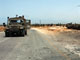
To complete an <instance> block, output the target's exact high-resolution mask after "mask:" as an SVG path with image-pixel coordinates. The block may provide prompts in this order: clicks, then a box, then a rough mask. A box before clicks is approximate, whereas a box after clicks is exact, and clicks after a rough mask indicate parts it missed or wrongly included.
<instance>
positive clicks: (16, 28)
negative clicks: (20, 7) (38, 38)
mask: <svg viewBox="0 0 80 60" xmlns="http://www.w3.org/2000/svg"><path fill="white" fill-rule="evenodd" d="M3 25H4V26H6V29H5V36H6V37H9V36H12V35H19V36H25V35H27V27H26V26H27V24H26V19H25V18H24V16H19V17H17V16H16V17H13V18H9V17H8V21H7V25H5V23H3Z"/></svg>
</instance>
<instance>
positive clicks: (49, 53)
mask: <svg viewBox="0 0 80 60" xmlns="http://www.w3.org/2000/svg"><path fill="white" fill-rule="evenodd" d="M55 39H56V38H55V37H54V36H53V37H52V36H49V35H45V34H43V33H41V32H39V31H37V30H35V29H31V30H28V36H25V37H4V32H1V33H0V60H80V58H79V56H78V55H75V54H73V53H71V52H69V51H68V50H67V49H65V48H63V46H61V45H60V44H59V43H57V42H56V41H55Z"/></svg>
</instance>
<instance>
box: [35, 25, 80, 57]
mask: <svg viewBox="0 0 80 60" xmlns="http://www.w3.org/2000/svg"><path fill="white" fill-rule="evenodd" d="M36 29H37V30H38V31H40V32H42V33H44V34H46V35H49V36H51V37H52V38H53V37H55V39H54V40H55V41H56V42H58V43H59V44H61V46H64V48H65V49H67V50H69V51H71V52H72V53H75V54H78V55H79V56H80V30H73V29H67V28H66V27H62V26H61V27H60V26H53V27H37V28H36Z"/></svg>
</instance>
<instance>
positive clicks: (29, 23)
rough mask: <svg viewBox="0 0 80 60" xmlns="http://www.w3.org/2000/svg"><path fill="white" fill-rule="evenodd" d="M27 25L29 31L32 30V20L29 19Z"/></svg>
mask: <svg viewBox="0 0 80 60" xmlns="http://www.w3.org/2000/svg"><path fill="white" fill-rule="evenodd" d="M26 24H27V29H30V28H31V20H29V19H27V20H26Z"/></svg>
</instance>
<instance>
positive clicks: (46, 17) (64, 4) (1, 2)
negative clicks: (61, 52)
mask: <svg viewBox="0 0 80 60" xmlns="http://www.w3.org/2000/svg"><path fill="white" fill-rule="evenodd" d="M16 14H18V15H24V16H25V18H28V19H31V20H32V23H39V22H40V20H41V22H42V23H68V22H77V23H80V0H0V24H1V23H3V22H6V20H7V16H10V17H14V16H15V15H16Z"/></svg>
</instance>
